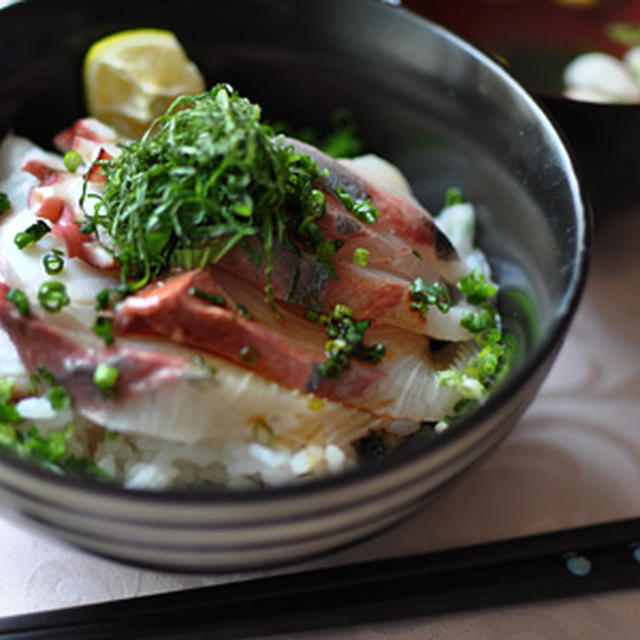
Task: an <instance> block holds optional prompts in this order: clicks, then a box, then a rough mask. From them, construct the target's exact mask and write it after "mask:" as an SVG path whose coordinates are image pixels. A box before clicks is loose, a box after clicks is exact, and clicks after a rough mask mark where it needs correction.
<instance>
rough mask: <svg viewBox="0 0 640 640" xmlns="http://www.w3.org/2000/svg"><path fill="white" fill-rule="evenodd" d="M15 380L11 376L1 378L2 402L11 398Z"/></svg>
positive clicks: (0, 394)
mask: <svg viewBox="0 0 640 640" xmlns="http://www.w3.org/2000/svg"><path fill="white" fill-rule="evenodd" d="M14 386H15V382H14V381H13V380H11V378H0V403H2V404H5V403H6V402H9V400H11V395H12V393H13V387H14Z"/></svg>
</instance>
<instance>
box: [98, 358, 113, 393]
mask: <svg viewBox="0 0 640 640" xmlns="http://www.w3.org/2000/svg"><path fill="white" fill-rule="evenodd" d="M118 375H119V372H118V370H117V369H116V368H115V367H112V366H111V365H110V364H106V363H105V362H101V363H100V364H99V365H98V366H97V367H96V370H95V371H94V373H93V382H94V384H95V385H96V386H97V387H98V389H100V392H101V393H102V394H103V395H106V394H108V393H109V392H110V391H113V389H114V388H115V386H116V382H117V380H118Z"/></svg>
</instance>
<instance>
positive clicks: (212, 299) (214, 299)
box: [189, 287, 227, 307]
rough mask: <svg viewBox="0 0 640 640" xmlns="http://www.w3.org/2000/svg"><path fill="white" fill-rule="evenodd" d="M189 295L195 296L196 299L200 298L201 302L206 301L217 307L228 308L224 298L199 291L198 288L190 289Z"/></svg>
mask: <svg viewBox="0 0 640 640" xmlns="http://www.w3.org/2000/svg"><path fill="white" fill-rule="evenodd" d="M189 295H190V296H195V297H196V298H200V300H204V301H205V302H208V303H209V304H214V305H216V306H217V307H226V306H227V303H226V301H225V299H224V298H223V297H222V296H218V295H215V294H213V293H207V292H206V291H203V290H202V289H197V288H196V287H191V288H190V289H189Z"/></svg>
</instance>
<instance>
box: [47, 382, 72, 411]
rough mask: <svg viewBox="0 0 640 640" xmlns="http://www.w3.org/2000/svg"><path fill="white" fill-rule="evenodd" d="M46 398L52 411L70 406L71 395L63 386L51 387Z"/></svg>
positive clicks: (62, 409) (63, 409)
mask: <svg viewBox="0 0 640 640" xmlns="http://www.w3.org/2000/svg"><path fill="white" fill-rule="evenodd" d="M46 398H47V400H48V401H49V404H50V405H51V406H52V407H53V410H54V411H65V410H66V409H69V407H71V396H70V395H69V393H68V392H67V390H66V389H65V388H64V387H51V389H49V391H47V396H46Z"/></svg>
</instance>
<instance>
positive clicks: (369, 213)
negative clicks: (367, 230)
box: [335, 187, 379, 224]
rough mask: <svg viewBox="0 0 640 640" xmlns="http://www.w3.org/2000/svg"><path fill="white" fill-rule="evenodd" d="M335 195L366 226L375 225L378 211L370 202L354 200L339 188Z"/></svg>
mask: <svg viewBox="0 0 640 640" xmlns="http://www.w3.org/2000/svg"><path fill="white" fill-rule="evenodd" d="M335 195H336V198H338V200H340V202H342V204H343V205H344V208H345V209H346V210H347V211H350V212H351V213H353V215H354V216H355V217H356V218H358V220H360V222H364V223H366V224H374V223H375V222H376V221H377V220H378V215H379V214H378V210H377V209H376V208H375V207H374V206H373V205H372V204H371V202H370V201H369V200H354V199H353V198H352V197H351V196H350V195H349V194H348V193H347V191H346V190H345V189H343V188H342V187H338V188H337V189H336V190H335Z"/></svg>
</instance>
